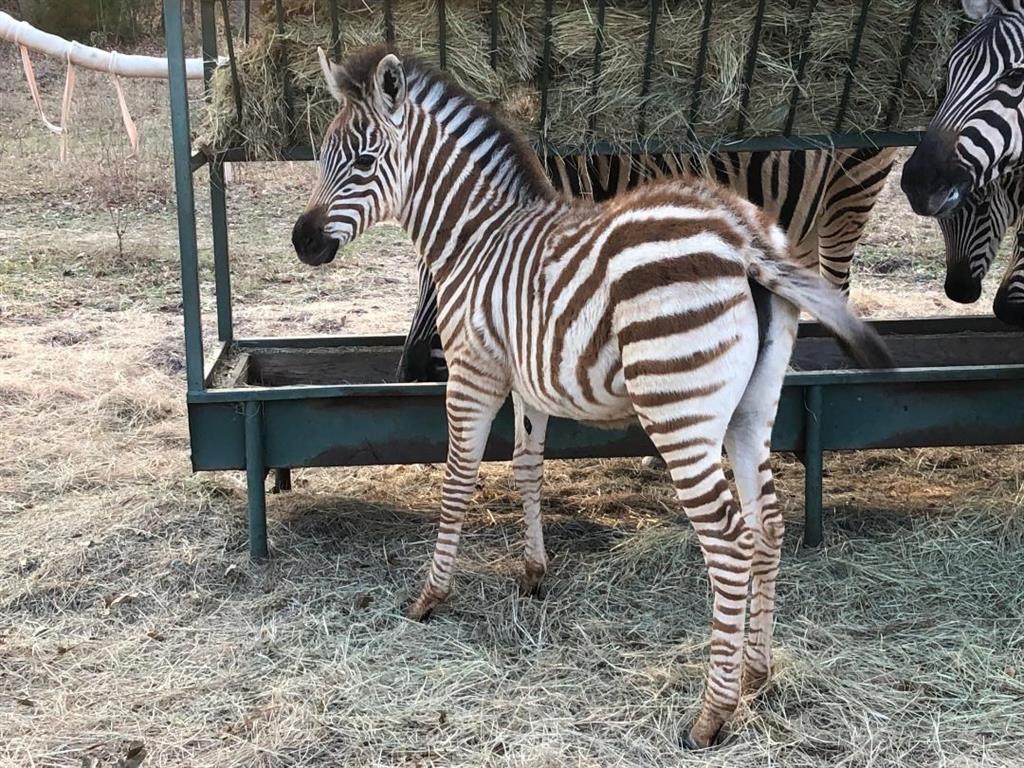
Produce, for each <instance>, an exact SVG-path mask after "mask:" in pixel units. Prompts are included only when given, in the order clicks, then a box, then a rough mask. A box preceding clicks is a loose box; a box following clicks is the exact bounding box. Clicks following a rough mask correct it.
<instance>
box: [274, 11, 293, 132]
mask: <svg viewBox="0 0 1024 768" xmlns="http://www.w3.org/2000/svg"><path fill="white" fill-rule="evenodd" d="M274 13H275V15H276V17H277V34H278V35H284V5H283V4H282V2H281V0H274ZM290 72H291V70H290V69H289V68H288V50H287V49H286V48H284V47H282V49H281V73H282V79H283V84H282V88H283V90H284V94H283V95H284V114H285V123H286V125H287V127H288V136H294V135H295V108H294V106H293V104H292V78H291V74H290Z"/></svg>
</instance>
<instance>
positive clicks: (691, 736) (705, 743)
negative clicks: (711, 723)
mask: <svg viewBox="0 0 1024 768" xmlns="http://www.w3.org/2000/svg"><path fill="white" fill-rule="evenodd" d="M702 719H703V718H700V719H699V720H698V721H697V724H696V725H694V727H693V729H691V730H690V732H689V733H688V734H687V735H686V736H684V737H683V739H682V742H681V743H682V746H683V749H686V750H689V751H691V752H698V751H700V750H702V749H710V748H711V747H713V746H714V745H715V744H717V743H718V737H719V735H720V734H721V733H722V726H721V725H720V726H718V728H717V729H716V730H715V731H713V732H712V733H710V735H709V736H707V738H701V737H700V736H697V735H695V734H696V732H697V731H698V730H699V729H700V725H701V723H700V720H702Z"/></svg>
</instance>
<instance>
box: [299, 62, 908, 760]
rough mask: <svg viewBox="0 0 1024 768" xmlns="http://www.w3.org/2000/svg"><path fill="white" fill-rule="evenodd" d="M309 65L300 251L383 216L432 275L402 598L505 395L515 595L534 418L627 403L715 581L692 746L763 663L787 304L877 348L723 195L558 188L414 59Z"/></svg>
mask: <svg viewBox="0 0 1024 768" xmlns="http://www.w3.org/2000/svg"><path fill="white" fill-rule="evenodd" d="M321 63H322V64H323V66H324V71H325V75H326V77H327V81H328V85H329V86H330V88H331V92H332V93H333V94H334V96H335V97H336V98H337V99H338V101H339V102H340V105H341V107H340V111H339V113H338V116H337V117H336V118H335V120H334V122H333V123H332V124H331V126H330V128H329V130H328V131H327V135H326V137H325V138H324V142H323V147H322V151H321V156H320V179H319V182H318V184H317V186H316V189H315V191H314V192H313V195H312V196H311V198H310V201H309V205H308V207H307V209H306V211H305V213H303V214H302V216H301V217H300V218H299V220H298V222H297V223H296V225H295V229H294V232H293V235H292V238H293V242H294V245H295V248H296V251H297V252H298V254H299V258H301V259H302V260H303V261H304V262H306V263H307V264H313V265H317V264H324V263H326V262H329V261H331V260H332V259H333V258H334V255H335V253H336V252H337V250H338V248H339V247H340V246H342V245H344V244H346V243H348V242H350V241H351V240H353V239H354V238H355V237H356V236H358V235H359V234H360V233H361V232H363V230H365V229H366V228H367V227H369V226H370V225H371V224H373V223H375V222H377V221H380V220H382V219H387V218H396V219H398V220H399V221H400V222H401V223H402V225H403V226H404V228H405V230H406V232H408V233H409V236H410V237H411V238H412V240H413V242H414V243H415V244H416V247H417V249H418V251H419V253H420V257H421V258H422V259H423V260H424V261H425V262H426V264H427V265H428V266H429V268H430V271H431V274H432V275H433V279H434V281H435V283H436V285H437V289H438V306H439V321H438V328H439V331H440V334H441V338H442V339H443V342H444V348H445V354H446V356H447V358H448V364H449V371H450V375H449V379H448V391H447V401H446V405H447V413H448V437H449V448H448V462H447V466H446V471H445V477H444V487H443V491H442V497H441V523H440V532H439V534H438V540H437V548H436V550H435V552H434V558H433V562H432V564H431V569H430V574H429V576H428V578H427V582H426V585H425V586H424V587H423V591H422V593H421V594H420V596H419V598H418V599H417V600H416V601H415V602H414V603H412V604H411V605H410V607H409V608H408V609H407V615H409V616H410V617H412V618H417V619H420V618H423V617H425V616H427V614H429V613H430V611H431V610H432V609H433V608H434V607H436V606H437V605H438V604H439V603H440V602H441V601H443V600H444V599H445V598H446V597H447V596H448V592H449V587H450V584H451V577H452V571H453V568H454V565H455V551H456V546H457V544H458V539H459V532H460V530H461V528H462V523H463V520H464V518H465V514H466V507H467V506H468V504H469V501H470V498H471V497H472V495H473V490H474V486H475V483H476V477H477V471H478V469H479V467H480V461H481V457H482V455H483V451H484V444H485V443H486V441H487V436H488V433H489V431H490V427H491V421H492V420H493V418H494V415H495V414H496V413H497V411H498V409H499V407H500V406H501V405H502V403H503V402H504V401H505V398H506V397H507V396H508V395H509V393H510V392H511V393H512V397H513V402H514V404H515V418H516V446H515V453H514V455H513V458H512V466H513V472H514V475H515V479H516V484H517V486H518V487H519V489H520V491H521V493H522V496H523V509H524V512H525V516H526V529H527V536H526V576H525V578H524V586H525V587H526V589H527V590H530V589H533V588H535V587H536V586H537V585H538V584H539V581H540V579H541V577H542V576H543V574H544V570H545V567H546V563H547V557H546V554H545V551H544V542H543V536H542V532H541V523H540V483H541V474H542V467H543V454H544V434H545V428H546V426H547V420H548V417H549V416H560V417H564V418H571V419H577V420H580V421H586V422H594V423H598V424H604V425H614V424H619V423H622V422H623V421H629V420H632V419H639V420H640V423H641V424H642V425H643V427H644V429H645V430H646V431H647V434H648V435H650V437H651V440H652V441H653V442H654V444H655V446H656V447H657V448H658V451H659V452H660V453H661V455H662V457H663V458H664V459H665V461H666V462H667V464H668V467H669V470H670V472H671V475H672V480H673V483H674V484H675V487H676V491H677V495H678V498H679V502H680V504H681V505H682V507H683V508H684V509H685V511H686V514H687V516H688V517H689V519H690V521H691V523H692V524H693V527H694V529H695V531H696V533H697V537H698V539H699V541H700V545H701V549H702V551H703V553H704V559H705V562H706V564H707V569H708V575H709V578H710V581H711V585H712V588H713V592H714V616H713V622H712V628H711V663H710V671H709V673H708V679H707V691H706V695H705V700H704V705H703V708H702V711H701V713H700V716H699V718H698V719H697V722H696V724H695V725H694V726H693V728H692V730H691V731H690V734H689V736H688V737H687V738H686V739H685V740H684V741H685V744H686V745H687V746H690V747H706V746H708V745H710V744H711V743H712V742H713V741H714V739H715V737H716V735H717V734H718V732H719V729H720V728H721V727H722V725H723V724H724V723H725V721H726V720H727V719H728V718H729V717H730V716H731V714H732V712H733V710H734V709H735V707H736V704H737V702H738V701H739V697H740V693H741V689H742V688H743V687H745V688H746V689H748V690H752V689H757V688H758V687H760V686H761V685H763V684H764V683H765V681H766V680H767V679H768V676H769V674H770V670H771V652H770V646H771V633H772V621H773V611H774V597H775V578H776V573H777V571H778V565H779V554H780V549H781V545H782V533H783V524H782V516H781V513H780V511H779V507H778V504H777V502H776V497H775V489H774V486H773V484H772V473H771V465H770V463H769V448H770V438H771V430H772V423H773V420H774V418H775V412H776V408H777V405H778V401H779V393H780V391H781V388H782V379H783V376H784V373H785V370H786V365H787V363H788V361H789V358H790V353H791V350H792V346H793V340H794V337H795V332H796V325H797V314H798V307H802V308H804V309H806V310H807V311H808V312H810V313H811V314H812V315H814V316H815V317H817V318H818V319H819V320H820V321H821V322H822V323H824V324H825V325H826V326H828V327H829V328H830V329H831V330H832V331H833V332H834V333H835V334H836V335H837V336H838V337H839V338H840V340H841V341H842V342H843V343H844V344H845V345H846V347H847V348H848V349H850V350H851V351H852V352H853V353H854V355H855V356H856V357H857V358H858V359H859V360H860V361H861V362H864V363H866V364H876V363H877V364H885V363H886V362H887V360H888V356H887V353H886V350H885V348H884V347H883V345H882V344H881V341H880V340H879V339H878V337H877V336H876V335H875V334H874V332H873V331H871V330H870V329H869V328H868V327H867V326H865V325H864V324H863V323H862V322H861V321H860V320H858V319H857V318H855V317H854V316H853V315H852V314H851V313H850V311H849V310H848V309H847V308H846V305H845V303H844V301H843V299H842V297H841V295H840V294H839V293H838V292H837V291H835V290H834V289H832V288H830V287H829V286H828V285H826V284H825V283H824V282H823V281H822V280H821V279H820V278H819V277H818V276H817V275H814V274H812V273H810V272H808V271H806V270H803V269H801V268H799V267H797V266H795V265H794V264H792V263H791V262H790V260H789V258H790V257H789V252H788V251H789V249H788V245H787V243H786V239H785V237H784V235H783V234H782V231H781V230H780V229H779V228H778V227H776V226H775V225H774V224H772V223H771V222H770V221H768V220H767V219H766V216H765V215H764V214H763V213H762V212H760V211H759V209H758V208H756V207H755V206H754V205H753V204H752V203H750V202H747V201H745V200H743V199H741V198H740V197H738V196H736V195H735V194H732V193H730V192H728V191H726V190H724V189H722V188H720V187H718V186H716V185H715V184H713V183H710V182H706V181H702V180H698V179H689V180H685V181H684V180H669V181H665V182H661V183H657V184H651V185H648V186H643V187H640V188H638V189H636V190H635V191H632V192H629V193H626V194H624V195H622V196H619V197H617V198H615V199H613V200H611V201H610V202H608V203H604V204H599V205H598V204H590V205H586V204H575V205H574V204H572V203H570V202H567V201H566V200H564V199H563V198H561V197H559V196H558V195H556V194H555V192H554V190H553V189H552V187H551V185H550V183H549V182H548V181H547V179H546V177H545V176H544V174H543V172H542V170H541V168H540V165H539V163H538V160H537V157H536V156H535V155H534V154H533V152H532V151H531V150H530V149H529V148H528V147H527V145H526V144H525V143H524V142H523V141H522V140H521V139H520V138H519V137H518V136H516V135H515V134H514V133H513V132H511V131H510V130H509V129H508V128H506V127H505V126H503V125H502V124H501V123H500V122H499V121H498V120H497V119H496V118H495V117H494V115H493V114H492V113H491V112H489V111H488V109H487V108H486V107H484V106H482V105H481V104H480V103H479V102H477V101H476V100H475V99H473V98H472V97H471V96H469V95H468V94H467V93H465V92H464V91H462V90H461V89H459V88H458V87H456V86H454V85H452V84H450V83H448V82H447V81H446V80H445V79H443V77H442V76H441V75H439V74H438V73H436V72H434V71H432V70H431V69H430V68H429V67H427V66H425V65H423V64H420V63H417V62H415V61H408V60H407V61H404V62H403V61H401V60H400V59H399V58H398V57H397V56H396V55H395V54H393V53H389V52H388V51H387V50H386V49H384V48H375V49H372V50H368V51H364V52H362V53H359V54H356V55H354V56H352V57H350V58H349V59H348V60H347V61H346V62H345V63H344V65H342V66H340V67H339V66H334V65H331V64H329V63H328V62H327V60H326V58H325V57H324V56H323V53H322V52H321ZM759 315H760V317H761V319H762V320H761V323H762V324H761V326H760V328H759V320H758V317H759ZM723 445H724V446H725V448H726V450H728V452H729V456H730V458H731V461H732V467H733V472H734V474H735V477H736V484H737V487H738V490H739V498H740V504H737V503H736V502H735V501H734V500H733V496H732V493H731V492H730V490H729V485H728V483H727V482H726V477H725V474H724V472H723V469H722V448H723ZM748 593H749V596H750V606H751V607H750V626H749V630H748V631H747V638H746V644H745V645H744V624H745V617H746V606H747V599H748Z"/></svg>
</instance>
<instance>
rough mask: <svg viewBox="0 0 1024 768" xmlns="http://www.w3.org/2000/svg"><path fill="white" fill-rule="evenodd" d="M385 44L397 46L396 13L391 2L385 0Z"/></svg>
mask: <svg viewBox="0 0 1024 768" xmlns="http://www.w3.org/2000/svg"><path fill="white" fill-rule="evenodd" d="M384 42H386V43H387V44H388V45H394V44H395V11H394V8H392V7H391V0H384Z"/></svg>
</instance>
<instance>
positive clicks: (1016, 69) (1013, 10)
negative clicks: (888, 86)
mask: <svg viewBox="0 0 1024 768" xmlns="http://www.w3.org/2000/svg"><path fill="white" fill-rule="evenodd" d="M963 6H964V10H965V11H966V12H967V14H968V16H969V17H970V18H972V19H976V20H977V21H978V23H977V24H976V25H975V26H974V27H973V28H972V29H970V30H969V31H968V32H967V33H966V34H965V35H964V36H963V37H962V38H961V39H960V40H959V41H957V43H956V45H954V46H953V50H952V51H951V52H950V54H949V59H948V62H947V76H946V94H945V96H944V97H943V100H942V103H941V104H940V105H939V108H938V110H937V111H936V113H935V116H934V117H933V118H932V120H931V122H930V123H929V125H928V130H927V131H926V132H925V136H924V138H923V139H922V140H921V143H920V144H919V145H918V147H917V148H916V149H915V150H914V153H913V155H911V157H910V159H909V160H908V161H907V164H906V166H905V167H904V170H903V180H902V185H903V190H904V191H905V192H906V194H907V198H908V199H909V200H910V204H911V206H912V207H913V209H914V211H916V212H917V213H919V214H921V215H923V216H942V215H945V214H947V213H949V212H950V211H952V210H954V209H955V208H956V207H957V206H958V205H960V204H961V203H962V202H963V201H964V200H965V199H966V198H967V196H968V195H969V194H971V193H972V192H973V191H975V190H978V189H980V188H982V187H984V186H985V185H986V184H989V183H991V182H992V181H993V180H995V179H996V178H998V177H999V176H1000V175H1001V174H1002V173H1005V172H1008V171H1010V170H1012V169H1013V168H1015V167H1016V166H1017V165H1019V164H1020V162H1021V158H1022V155H1024V3H1022V0H963Z"/></svg>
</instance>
